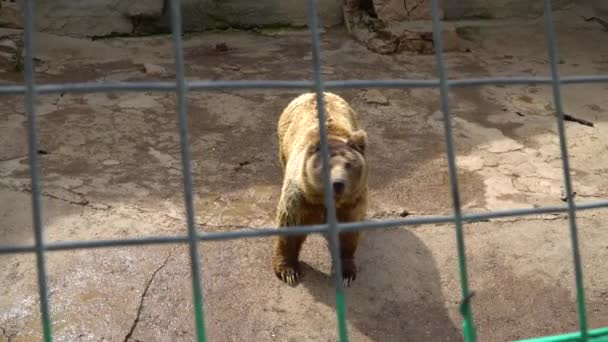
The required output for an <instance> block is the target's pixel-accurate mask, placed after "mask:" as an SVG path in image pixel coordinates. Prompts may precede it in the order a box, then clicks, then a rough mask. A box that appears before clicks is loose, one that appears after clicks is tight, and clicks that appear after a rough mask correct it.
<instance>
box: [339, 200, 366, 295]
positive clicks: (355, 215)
mask: <svg viewBox="0 0 608 342" xmlns="http://www.w3.org/2000/svg"><path fill="white" fill-rule="evenodd" d="M366 210H367V202H366V201H365V200H360V201H358V202H356V203H355V204H354V205H352V206H349V207H344V208H340V209H338V211H337V216H338V221H340V222H359V221H363V220H364V218H365V212H366ZM339 236H340V260H341V262H342V285H343V286H344V287H349V286H350V285H351V284H352V282H353V281H354V280H355V279H356V278H357V266H356V265H355V252H356V251H357V246H358V245H359V238H360V236H361V232H360V231H356V232H343V233H340V235H339Z"/></svg>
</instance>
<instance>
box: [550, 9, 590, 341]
mask: <svg viewBox="0 0 608 342" xmlns="http://www.w3.org/2000/svg"><path fill="white" fill-rule="evenodd" d="M551 11H552V8H551V0H545V30H546V31H547V32H546V37H547V45H548V46H547V48H548V50H549V65H550V67H551V79H552V87H553V100H554V102H555V110H556V112H557V130H558V133H559V147H560V153H561V157H562V170H563V172H564V186H565V188H566V189H565V190H566V198H567V204H568V221H569V225H570V240H571V242H572V257H573V261H574V275H575V278H576V279H575V280H576V299H577V304H578V305H577V306H578V321H579V326H580V331H581V339H582V341H587V340H588V339H589V333H588V330H587V329H588V328H587V317H586V312H585V289H584V284H583V269H582V267H581V256H580V252H579V244H578V231H577V226H576V207H575V205H574V197H573V196H572V194H573V190H572V179H571V177H570V160H569V157H568V141H567V139H566V129H565V127H564V108H563V103H562V94H561V89H560V79H559V70H558V66H557V46H556V39H555V30H554V27H553V16H552V13H551Z"/></svg>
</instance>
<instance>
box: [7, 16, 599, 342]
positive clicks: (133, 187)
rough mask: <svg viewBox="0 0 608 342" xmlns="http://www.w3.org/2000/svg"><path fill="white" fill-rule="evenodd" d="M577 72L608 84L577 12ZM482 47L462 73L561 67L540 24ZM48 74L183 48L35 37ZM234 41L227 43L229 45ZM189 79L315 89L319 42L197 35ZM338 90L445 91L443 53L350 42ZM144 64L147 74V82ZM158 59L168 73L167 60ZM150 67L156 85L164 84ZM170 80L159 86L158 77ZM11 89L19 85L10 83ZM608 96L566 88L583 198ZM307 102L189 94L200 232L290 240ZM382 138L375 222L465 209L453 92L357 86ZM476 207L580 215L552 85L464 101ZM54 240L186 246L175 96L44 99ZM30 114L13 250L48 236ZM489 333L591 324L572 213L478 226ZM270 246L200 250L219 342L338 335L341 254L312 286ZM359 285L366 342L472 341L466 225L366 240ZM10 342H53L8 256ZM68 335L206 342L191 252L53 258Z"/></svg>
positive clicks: (584, 234)
mask: <svg viewBox="0 0 608 342" xmlns="http://www.w3.org/2000/svg"><path fill="white" fill-rule="evenodd" d="M556 27H557V30H558V34H559V46H558V48H559V52H560V56H561V61H560V71H561V72H562V73H563V74H565V75H577V74H606V72H608V46H607V45H606V44H600V43H599V42H602V41H604V40H605V39H607V37H608V36H607V35H606V32H605V31H603V30H602V29H601V27H598V26H597V25H595V24H593V23H587V22H584V21H583V20H579V17H577V16H576V15H574V14H573V13H571V12H564V13H560V14H558V15H557V23H556ZM465 31H466V32H468V34H467V36H468V37H469V39H471V44H472V52H470V53H450V54H447V55H446V63H447V67H448V75H449V77H451V78H462V77H488V76H524V75H537V76H544V75H548V74H549V66H548V62H547V53H546V46H545V44H544V42H545V38H544V33H543V29H542V19H538V20H536V21H532V22H527V23H521V22H516V21H511V22H504V23H498V24H496V25H490V26H482V27H480V28H478V29H470V30H465ZM36 37H37V39H36V46H37V51H36V57H37V58H38V59H39V63H38V65H37V70H38V73H37V80H38V81H39V82H78V81H94V80H113V81H129V80H139V81H141V80H158V79H164V80H171V79H172V77H173V66H172V55H171V51H172V50H171V49H172V47H171V41H170V39H169V38H168V37H151V38H137V39H112V40H104V41H95V42H89V41H81V40H75V39H68V38H59V37H54V36H49V35H42V34H40V35H37V36H36ZM218 43H226V45H227V46H228V48H229V49H228V51H217V50H215V49H214V46H215V44H218ZM184 47H185V57H186V61H187V75H188V78H189V79H200V78H202V79H232V80H236V79H293V78H296V79H302V78H308V77H311V72H310V52H309V51H310V44H309V37H308V34H307V33H288V34H278V35H259V34H258V35H254V34H246V33H222V34H205V35H200V36H198V35H197V36H186V37H185V42H184ZM322 48H323V61H324V63H325V65H326V66H325V67H324V69H323V72H324V76H325V77H326V78H327V79H345V78H360V79H370V78H371V79H376V78H399V77H401V78H404V77H407V78H429V77H433V74H434V65H435V61H434V57H433V56H406V55H400V56H381V55H376V54H373V53H370V52H368V51H366V50H365V49H364V48H362V47H361V46H359V45H358V44H357V43H355V42H353V41H352V40H350V39H349V38H348V37H347V36H346V34H345V32H343V31H342V30H339V29H335V30H330V31H328V32H327V33H325V34H324V35H323V39H322ZM144 64H146V65H148V67H147V68H144V66H143V65H144ZM150 65H153V67H150ZM144 69H146V70H148V73H146V72H145V70H144ZM151 70H152V71H153V72H152V71H151ZM0 77H1V79H2V80H3V81H5V82H9V81H10V82H20V81H21V76H20V75H18V74H15V73H13V72H10V71H4V72H2V73H0ZM607 89H608V88H607V86H606V85H603V84H594V85H568V86H564V88H563V97H564V106H565V111H566V112H568V113H569V114H572V115H575V116H577V117H580V118H583V119H586V120H589V121H592V122H594V123H595V127H588V126H584V125H580V124H577V123H571V122H568V123H566V128H567V134H568V148H569V152H570V156H571V166H572V169H573V172H572V174H573V177H574V186H575V190H576V192H577V196H576V201H577V202H579V203H580V202H583V201H590V200H599V199H601V198H606V197H607V196H608V178H606V177H605V175H604V174H605V172H606V169H607V167H606V165H608V149H607V146H608V134H607V133H608V123H607V122H606V114H607V111H608V97H606V96H605V94H606V90H607ZM297 93H298V92H297V91H282V90H257V91H225V92H195V93H191V94H189V95H188V113H189V120H190V132H191V135H190V144H191V147H192V155H193V159H194V160H193V177H194V185H195V206H196V208H195V209H196V215H197V221H198V222H199V223H201V230H202V231H224V230H235V229H240V228H243V227H246V226H252V227H268V226H272V224H273V222H272V219H273V216H274V207H275V205H276V202H277V200H278V196H279V191H280V168H279V164H278V160H277V145H276V135H275V127H276V120H277V118H278V116H279V114H280V111H281V110H282V108H283V107H284V106H285V105H286V104H287V103H288V102H289V101H290V100H291V99H292V98H293V97H294V96H296V95H297ZM338 93H339V94H341V95H343V96H344V97H346V98H347V99H348V100H349V101H351V102H352V104H353V106H354V107H355V108H356V109H357V110H358V111H359V112H360V113H361V117H362V122H363V125H364V126H365V128H366V129H367V130H368V132H369V136H370V164H371V179H370V182H371V183H370V187H371V195H370V196H371V199H370V200H371V204H370V210H369V215H370V217H373V218H375V219H383V218H384V219H386V218H394V217H399V216H400V215H403V213H404V212H407V213H408V214H410V215H412V216H423V215H434V214H449V213H450V211H451V197H450V193H449V179H448V176H447V162H446V159H445V152H444V140H443V129H442V126H441V121H440V120H439V118H438V115H437V113H436V112H437V111H438V110H439V103H438V91H437V90H435V89H411V90H378V91H374V90H348V91H339V92H338ZM450 100H451V106H452V113H453V114H454V133H455V137H456V142H457V155H458V166H459V182H460V189H461V195H462V203H463V205H464V207H465V210H466V211H467V212H483V211H489V210H499V209H509V208H527V207H534V206H545V205H560V204H563V202H562V201H561V200H560V197H561V192H562V188H561V185H562V183H563V181H562V171H561V169H560V168H561V160H560V154H559V146H558V137H557V130H556V124H555V119H554V116H553V104H552V93H551V88H550V86H509V87H497V86H486V87H474V88H473V87H472V88H461V89H452V90H451V91H450ZM37 108H38V114H39V132H40V149H41V150H42V151H44V153H43V154H41V155H40V159H41V160H40V162H41V168H42V169H41V174H42V192H43V201H42V208H43V222H44V225H45V229H46V231H45V233H46V238H47V241H63V240H93V239H109V238H126V237H142V236H158V235H170V234H183V233H185V231H186V227H185V221H184V214H183V209H182V208H183V195H182V186H183V185H182V178H181V161H180V147H179V136H178V130H177V115H176V111H175V108H176V102H175V96H174V95H173V94H171V93H162V92H161V93H118V92H116V93H107V94H57V95H42V96H40V97H39V102H38V107H37ZM25 125H26V117H25V110H24V104H23V97H21V96H3V97H0V222H1V223H2V224H1V225H0V243H1V244H2V245H6V244H14V245H22V244H31V243H32V242H33V234H32V229H31V210H30V190H29V178H28V177H29V174H28V159H27V155H26V154H27V144H26V136H27V135H26V128H25ZM577 217H578V223H579V230H580V242H581V246H582V260H583V272H584V275H585V285H586V298H587V312H588V317H589V322H590V326H591V327H593V328H595V327H600V326H608V293H607V292H606V291H607V290H606V289H607V288H608V269H607V267H608V266H607V265H606V263H605V260H606V258H607V257H608V242H607V241H608V231H606V229H605V227H606V226H607V224H608V219H607V218H606V216H605V214H604V212H603V211H600V210H593V211H586V212H581V213H579V214H578V215H577ZM465 229H466V244H467V256H468V261H469V274H470V281H471V288H472V289H473V290H475V291H476V295H475V297H474V298H473V312H474V315H475V323H476V326H477V329H478V333H479V337H480V340H481V341H506V340H513V339H518V338H525V337H532V336H539V335H547V334H556V333H562V332H567V331H573V330H576V329H577V315H576V306H575V291H574V288H573V284H574V279H573V268H572V258H571V254H570V240H569V235H568V222H567V219H566V216H565V215H541V216H531V217H525V218H510V219H502V220H494V221H491V222H479V223H474V224H467V225H466V226H465ZM269 251H270V240H269V239H247V240H234V241H224V242H210V243H204V244H202V245H201V272H202V278H203V280H202V281H203V289H204V301H205V308H204V309H205V315H206V322H207V333H208V336H209V338H210V340H211V341H335V340H336V339H337V332H336V324H335V313H334V296H333V287H332V286H333V282H332V280H331V278H330V277H329V271H330V268H331V261H330V258H329V253H328V251H327V250H326V248H325V244H324V242H323V239H322V238H320V237H313V238H311V239H310V240H309V241H308V242H307V244H306V245H305V248H304V250H303V261H304V263H305V265H306V267H305V270H304V279H303V282H302V283H301V284H300V285H298V286H297V287H295V288H290V287H287V286H285V285H284V284H282V283H281V282H280V281H278V279H276V278H275V277H274V275H273V274H272V273H271V271H270V268H269V265H270V264H269V262H270V253H269ZM358 258H359V259H358V260H359V261H358V262H359V265H360V268H361V272H360V276H359V277H358V278H357V280H356V281H355V283H354V284H353V287H352V288H350V289H348V290H347V291H346V295H347V307H348V312H347V319H348V329H349V333H350V336H351V340H352V341H421V340H426V341H459V340H462V338H461V333H460V324H461V323H460V322H461V320H460V316H459V313H458V301H459V299H460V288H459V278H458V269H457V253H456V244H455V234H454V230H453V226H451V225H431V226H420V227H414V228H408V229H405V228H399V229H392V230H382V231H375V232H372V233H367V234H366V235H364V239H363V240H362V245H361V249H360V251H359V254H358ZM0 265H2V267H0V329H1V331H2V335H1V336H0V341H38V340H40V339H41V326H40V314H39V311H38V310H39V301H38V294H37V280H36V268H35V257H34V256H33V255H29V254H23V255H2V256H0ZM47 267H48V268H47V269H48V275H49V290H50V304H51V309H52V319H53V331H54V334H55V340H56V341H190V340H192V339H193V337H194V334H195V329H194V319H193V309H192V300H191V292H192V291H191V281H190V264H189V252H188V249H187V246H173V245H161V246H145V247H125V248H108V249H97V250H77V251H62V252H49V253H48V254H47Z"/></svg>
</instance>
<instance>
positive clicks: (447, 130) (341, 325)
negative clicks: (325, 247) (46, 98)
mask: <svg viewBox="0 0 608 342" xmlns="http://www.w3.org/2000/svg"><path fill="white" fill-rule="evenodd" d="M34 5H35V1H34V0H25V1H24V7H23V9H24V17H25V30H24V50H25V57H24V58H25V84H24V85H3V86H0V94H3V95H6V94H24V95H25V102H26V111H27V120H28V127H27V130H28V141H29V162H30V178H31V189H32V196H31V199H32V213H33V217H32V219H33V228H34V236H35V243H34V245H25V246H15V245H0V254H10V253H35V254H36V260H37V270H38V285H39V295H40V311H41V318H42V327H43V329H42V331H43V335H44V339H45V341H52V336H53V334H52V316H51V312H52V311H51V306H50V305H49V304H50V303H49V298H48V284H47V272H46V268H45V253H46V252H48V251H58V250H73V249H87V248H103V247H116V246H132V245H148V244H168V243H184V244H185V243H187V244H188V245H189V247H190V259H191V279H192V295H193V299H194V300H193V303H194V314H195V323H196V336H197V338H198V340H199V341H206V332H205V319H204V312H203V289H202V288H201V281H200V280H201V275H200V269H201V268H200V264H199V252H198V245H199V242H201V241H203V242H204V241H214V240H227V239H242V238H253V237H256V238H259V237H270V236H276V235H299V234H329V236H330V242H331V243H330V245H331V251H332V263H333V266H334V269H335V270H336V274H338V275H339V274H341V272H340V270H341V267H342V266H341V262H340V258H339V254H338V253H339V252H338V251H339V239H338V238H337V237H338V234H339V233H340V232H346V231H355V230H374V229H382V228H389V227H396V226H413V225H422V224H438V223H453V224H454V226H455V232H456V240H457V254H458V265H459V270H460V283H461V298H462V301H461V305H460V311H461V314H462V319H463V325H462V329H463V335H464V339H465V341H467V342H472V341H476V340H477V337H476V330H475V325H474V322H473V313H472V310H471V299H472V298H473V292H472V291H471V289H470V288H469V281H468V273H467V263H466V255H465V241H464V235H463V225H464V224H465V222H473V221H481V220H488V219H495V218H503V217H513V216H525V215H536V214H546V213H559V212H566V213H567V214H568V219H569V228H570V238H571V243H572V258H573V266H574V274H575V286H576V299H577V309H578V322H579V331H578V332H571V333H568V334H563V335H555V336H546V337H537V338H532V339H529V340H527V341H536V342H540V341H546V342H548V341H551V342H558V341H608V327H606V328H600V329H594V330H590V329H589V328H588V324H587V317H586V310H585V293H584V287H583V274H582V268H581V258H580V253H579V242H578V235H577V221H576V212H577V211H580V210H590V209H598V208H605V207H608V200H604V201H595V202H588V203H583V204H575V203H574V201H573V193H574V192H573V189H572V179H571V176H570V165H569V158H568V150H567V144H566V132H565V127H564V113H563V108H562V96H561V85H562V84H574V83H577V84H581V83H606V82H608V75H606V76H598V75H584V76H572V77H563V78H562V77H560V75H559V71H558V67H557V65H558V56H557V49H556V37H555V31H554V28H553V18H552V8H551V0H545V1H544V16H545V30H546V39H547V41H546V42H547V46H548V57H549V62H550V70H551V77H511V78H508V77H502V78H478V79H455V80H451V79H448V78H447V74H446V68H445V65H444V58H443V48H442V45H443V43H442V33H441V22H440V18H439V15H438V14H439V0H432V26H433V41H434V47H435V58H436V67H437V68H436V69H437V78H436V79H431V80H413V79H391V80H338V81H324V80H323V79H322V75H321V64H322V63H321V49H320V37H319V36H320V33H319V20H318V15H317V3H316V0H307V6H308V17H309V29H310V32H311V39H312V66H311V67H312V69H313V79H312V80H294V81H272V80H270V81H244V80H243V81H190V82H187V81H186V80H185V75H184V57H183V49H182V37H181V27H182V20H181V6H180V1H179V0H170V14H171V29H172V38H173V44H174V55H175V67H176V80H175V82H128V83H125V82H123V83H120V82H118V83H72V84H44V85H37V84H36V82H35V77H34V61H33V53H32V52H33V47H32V35H33V27H34V23H33V20H34V16H33V13H34ZM516 84H550V85H551V86H552V89H553V100H554V104H555V109H556V119H557V127H558V134H559V146H560V153H561V160H562V169H563V178H564V187H565V190H566V197H567V205H565V206H552V207H540V208H532V209H516V210H503V211H493V212H488V213H480V214H467V213H463V211H462V209H461V203H460V193H459V187H458V178H457V165H456V159H455V144H454V138H453V133H452V128H451V127H452V126H451V116H450V105H449V101H448V90H449V89H450V88H451V87H471V86H481V85H516ZM421 87H424V88H428V87H436V88H437V87H438V88H439V90H440V104H441V110H442V113H443V126H444V134H445V138H446V153H447V158H448V169H449V178H450V191H451V196H452V201H453V210H454V213H453V215H449V216H428V217H421V218H405V219H397V220H385V221H363V222H352V223H340V222H338V221H337V218H336V208H335V204H334V202H333V200H332V199H333V189H332V187H331V186H330V179H329V169H328V163H329V153H328V141H327V136H326V133H327V131H326V129H327V128H326V124H325V115H326V113H325V108H324V105H323V100H324V96H323V94H324V91H325V90H326V89H346V88H421ZM220 89H302V90H304V89H309V90H310V89H313V90H314V91H315V93H316V98H317V101H318V103H319V104H320V105H319V106H318V118H319V130H320V133H321V152H322V156H323V158H322V165H323V178H324V189H325V201H326V203H327V218H328V220H327V222H326V224H320V225H308V226H298V227H292V228H290V229H276V228H274V227H270V228H265V229H255V230H254V229H244V230H237V231H230V232H212V233H199V232H198V231H197V225H196V222H195V215H194V207H193V189H192V177H191V172H190V166H191V156H190V149H189V144H188V115H187V112H186V94H187V92H188V91H196V90H220ZM105 91H175V92H176V94H177V113H178V117H179V133H180V139H181V140H180V143H181V159H182V172H183V186H184V202H185V209H186V210H185V211H186V218H187V221H186V222H187V234H186V235H180V236H158V237H145V238H133V239H116V240H93V241H61V242H53V243H45V242H44V227H43V224H42V220H41V206H40V176H39V168H38V154H37V151H38V135H37V122H36V108H35V101H36V95H37V94H44V93H66V92H71V93H83V92H105ZM203 251H204V250H203ZM335 292H336V297H335V300H336V316H337V328H338V332H339V334H338V335H339V338H340V341H342V342H345V341H348V331H347V325H346V309H345V300H346V299H345V295H344V292H343V288H342V281H341V279H340V277H336V282H335Z"/></svg>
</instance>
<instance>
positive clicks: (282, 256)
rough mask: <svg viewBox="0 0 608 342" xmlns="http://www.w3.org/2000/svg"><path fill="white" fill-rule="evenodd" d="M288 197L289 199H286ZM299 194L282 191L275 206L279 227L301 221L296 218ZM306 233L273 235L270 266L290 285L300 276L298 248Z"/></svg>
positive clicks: (287, 226)
mask: <svg viewBox="0 0 608 342" xmlns="http://www.w3.org/2000/svg"><path fill="white" fill-rule="evenodd" d="M286 198H289V200H286ZM298 200H299V196H297V195H296V194H295V193H294V192H292V191H284V193H283V196H281V200H280V203H279V206H278V208H277V219H276V223H277V226H278V227H279V229H289V227H291V226H296V225H298V223H299V222H300V221H301V220H299V219H298V217H299V216H297V215H300V214H301V213H299V209H300V206H299V201H298ZM305 240H306V235H289V236H275V238H274V241H273V252H272V268H273V271H274V273H275V275H276V276H277V277H278V278H279V279H281V280H282V281H284V282H285V283H287V284H288V285H290V286H293V285H295V283H296V282H297V281H298V280H299V278H300V276H301V270H300V263H299V257H300V250H301V249H302V244H303V243H304V241H305Z"/></svg>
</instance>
